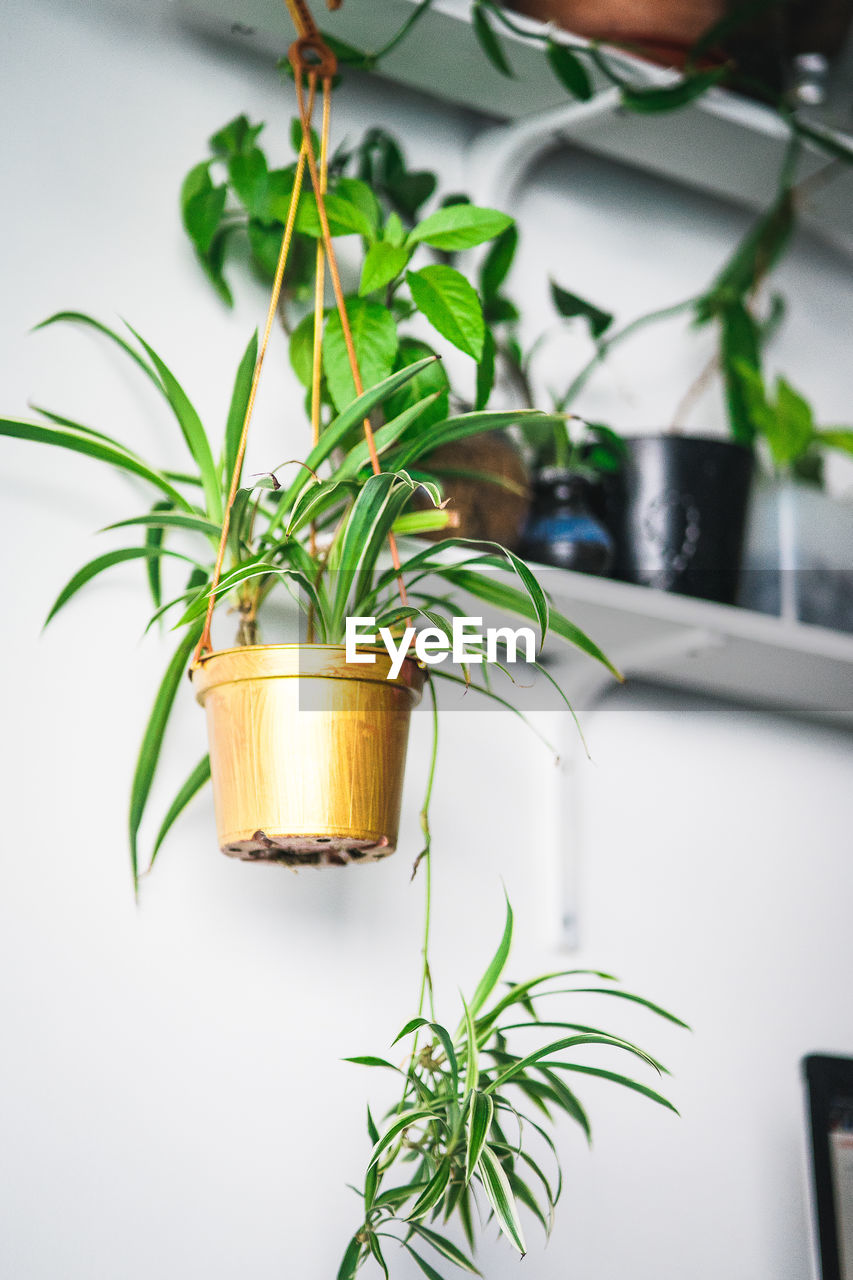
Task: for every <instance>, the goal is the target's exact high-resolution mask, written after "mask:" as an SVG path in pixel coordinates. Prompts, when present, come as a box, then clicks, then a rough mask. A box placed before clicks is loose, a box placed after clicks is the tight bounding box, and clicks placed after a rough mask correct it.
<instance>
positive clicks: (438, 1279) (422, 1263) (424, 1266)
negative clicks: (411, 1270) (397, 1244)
mask: <svg viewBox="0 0 853 1280" xmlns="http://www.w3.org/2000/svg"><path fill="white" fill-rule="evenodd" d="M412 1225H414V1224H412ZM402 1243H403V1245H404V1246H405V1247H406V1249H407V1250H408V1251H409V1253H410V1254H411V1255H412V1257H413V1258H414V1260H415V1262H416V1263H417V1264H418V1266H419V1267H420V1269H421V1271H422V1272H423V1273H424V1275H425V1276H426V1277H427V1280H443V1277H442V1276H441V1275H440V1274H439V1272H438V1271H436V1269H435V1267H433V1266H432V1265H431V1264H430V1263H429V1262H427V1260H426V1258H422V1257H421V1255H420V1254H419V1253H418V1252H417V1251H416V1250H415V1249H413V1248H412V1246H411V1245H410V1244H409V1243H408V1241H407V1240H404V1241H403V1242H402Z"/></svg>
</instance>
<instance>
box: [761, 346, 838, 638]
mask: <svg viewBox="0 0 853 1280" xmlns="http://www.w3.org/2000/svg"><path fill="white" fill-rule="evenodd" d="M739 373H740V376H741V379H742V381H743V387H744V394H745V396H746V397H747V400H748V402H749V406H750V413H751V416H752V421H753V423H754V424H755V430H756V436H757V440H758V443H759V446H760V447H761V451H762V453H763V455H764V457H763V459H762V460H763V461H764V462H765V468H764V471H763V474H762V476H761V479H760V482H759V484H758V485H756V488H755V491H754V494H753V499H752V505H751V510H750V517H749V524H748V527H747V539H746V556H745V563H744V574H743V581H742V587H741V593H740V603H741V604H743V605H745V606H746V607H747V608H749V609H758V610H760V611H761V612H763V613H773V614H777V615H781V616H782V617H783V618H787V619H789V620H791V621H799V622H809V623H813V624H817V625H820V626H825V627H832V628H834V629H836V630H839V631H853V567H851V566H853V509H851V504H850V503H849V502H846V501H843V500H842V499H838V498H832V497H830V495H829V494H828V493H826V491H825V489H824V487H823V470H824V468H823V458H824V454H825V452H826V451H827V450H839V451H841V452H842V453H845V454H847V455H848V456H850V455H853V429H851V428H849V427H820V426H818V425H817V423H816V421H815V415H814V410H813V409H812V406H811V405H810V404H809V402H808V401H807V400H806V399H805V397H804V396H802V395H801V394H800V392H798V391H797V390H795V388H794V387H792V386H791V384H790V383H789V382H788V381H787V380H786V379H785V378H782V377H778V378H777V379H776V383H775V387H774V389H773V391H772V392H770V391H769V390H768V388H767V386H766V384H765V380H764V378H763V377H762V375H761V374H760V373H759V372H758V371H757V370H756V369H755V368H754V367H753V366H751V365H748V364H741V365H740V366H739ZM768 464H769V465H768ZM768 472H769V474H768Z"/></svg>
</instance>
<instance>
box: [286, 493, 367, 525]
mask: <svg viewBox="0 0 853 1280" xmlns="http://www.w3.org/2000/svg"><path fill="white" fill-rule="evenodd" d="M356 493H357V487H356V485H355V483H354V482H352V483H345V482H344V481H342V480H329V481H321V482H320V483H319V484H315V485H313V486H312V487H311V488H308V489H305V490H303V492H302V493H301V494H300V495H299V498H298V500H297V502H296V503H295V505H294V508H293V511H292V512H291V513H290V519H289V520H288V522H287V530H286V532H287V536H288V537H292V536H293V535H294V534H295V533H298V532H299V530H300V529H303V528H304V527H305V525H306V524H310V523H311V521H312V520H317V519H319V517H320V516H321V515H323V514H324V512H326V511H327V510H329V508H330V507H336V506H339V505H340V504H341V503H342V502H344V500H345V499H346V498H348V497H352V496H354V495H355V494H356Z"/></svg>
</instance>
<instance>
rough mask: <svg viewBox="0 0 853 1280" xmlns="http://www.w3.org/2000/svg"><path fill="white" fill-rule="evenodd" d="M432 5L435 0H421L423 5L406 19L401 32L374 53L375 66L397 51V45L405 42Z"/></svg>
mask: <svg viewBox="0 0 853 1280" xmlns="http://www.w3.org/2000/svg"><path fill="white" fill-rule="evenodd" d="M432 4H433V0H421V3H420V4H419V5H418V7H417V9H415V11H414V13H412V14H410V16H409V17H408V18H407V19H406V21H405V22H404V23H403V25H402V26H401V27H400V29H399V31H397V32H396V34H395V35H393V36H392V37H391V39H390V40H389V41H388V43H387V44H383V46H382V48H381V49H377V51H376V53H374V55H373V63H374V65H375V64H376V63H377V62H378V61H379V59H380V58H384V57H385V55H386V54H388V53H390V52H391V50H392V49H396V47H397V45H398V44H400V42H401V41H402V40H405V38H406V36H407V35H408V34H409V32H410V31H411V29H412V27H413V26H414V25H415V23H416V22H419V21H420V19H421V18H422V17H423V16H424V14H425V13H426V12H427V10H428V9H431V8H432Z"/></svg>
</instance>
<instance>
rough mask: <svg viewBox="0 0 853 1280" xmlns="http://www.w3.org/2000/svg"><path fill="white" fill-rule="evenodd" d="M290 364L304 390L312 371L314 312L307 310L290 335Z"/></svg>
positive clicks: (308, 387)
mask: <svg viewBox="0 0 853 1280" xmlns="http://www.w3.org/2000/svg"><path fill="white" fill-rule="evenodd" d="M289 355H290V366H291V368H292V369H293V372H294V373H295V374H296V376H297V378H298V379H299V381H300V382H301V383H302V385H303V387H305V388H306V390H309V391H310V389H311V380H312V377H313V373H314V314H313V312H311V311H309V312H308V314H307V315H305V316H303V317H302V319H301V320H300V321H299V324H298V325H297V326H296V328H295V329H294V330H293V332H292V333H291V335H290V347H289Z"/></svg>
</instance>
